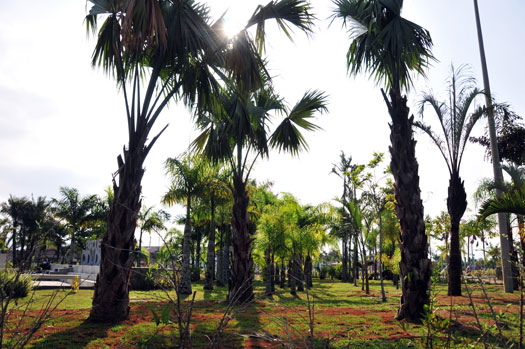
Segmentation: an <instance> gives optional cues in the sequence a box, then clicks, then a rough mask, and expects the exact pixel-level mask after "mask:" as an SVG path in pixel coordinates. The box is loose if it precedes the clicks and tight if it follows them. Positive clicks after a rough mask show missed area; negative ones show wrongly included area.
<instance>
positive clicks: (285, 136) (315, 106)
mask: <svg viewBox="0 0 525 349" xmlns="http://www.w3.org/2000/svg"><path fill="white" fill-rule="evenodd" d="M242 93H244V95H241V94H239V93H238V91H229V92H228V93H226V94H223V95H222V103H223V109H224V113H221V114H208V115H201V116H200V117H199V120H198V125H199V127H200V128H201V129H202V130H203V133H202V134H201V135H199V136H198V138H197V139H196V140H195V141H194V146H195V147H197V148H198V149H200V150H201V151H202V152H203V153H204V154H205V155H206V156H207V157H208V158H210V159H212V160H214V161H219V160H222V161H227V162H228V163H229V164H230V166H231V170H232V174H233V185H232V186H231V188H230V189H231V191H232V193H233V198H234V203H233V209H232V229H233V259H232V263H233V264H232V268H233V269H232V272H231V285H230V290H229V296H228V297H229V299H234V298H235V299H238V301H239V302H241V303H242V302H246V301H250V300H252V298H253V287H252V281H253V280H252V267H253V261H252V258H251V252H250V251H251V243H252V240H253V239H252V237H251V235H252V234H253V233H254V232H253V231H251V230H250V226H249V218H248V205H249V200H250V199H249V196H248V192H247V184H248V180H249V177H250V174H251V171H252V168H253V166H254V164H255V161H256V160H257V158H259V157H264V156H268V153H269V148H270V147H272V148H277V149H278V150H279V151H289V152H291V153H292V154H293V155H296V154H297V153H298V152H299V151H300V150H302V149H304V148H306V147H307V144H306V141H305V139H304V137H303V136H302V134H301V133H300V132H299V128H303V129H305V130H309V131H312V130H316V129H318V127H317V126H316V125H315V124H313V123H312V122H310V121H309V119H310V118H312V117H313V115H314V113H316V112H318V111H319V112H323V111H325V110H326V105H325V99H326V98H325V96H324V95H323V94H322V93H320V92H317V91H314V92H307V93H305V95H304V96H303V98H302V99H301V100H300V101H299V102H297V104H296V105H295V106H294V107H293V108H292V109H291V110H289V111H288V110H287V108H286V107H285V105H284V104H283V102H282V101H281V100H280V99H279V97H278V96H276V95H275V94H274V93H273V92H272V91H271V90H270V88H268V87H267V88H264V89H261V90H258V91H256V92H254V93H249V92H248V93H247V91H242ZM272 111H279V112H282V113H285V115H286V116H285V118H284V119H283V121H282V122H281V123H280V124H279V126H278V127H277V128H276V129H275V130H274V131H273V133H270V131H269V129H268V127H269V120H270V118H271V114H270V113H271V112H272Z"/></svg>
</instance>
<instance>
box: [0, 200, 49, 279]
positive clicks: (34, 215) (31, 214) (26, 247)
mask: <svg viewBox="0 0 525 349" xmlns="http://www.w3.org/2000/svg"><path fill="white" fill-rule="evenodd" d="M49 207H50V202H49V201H48V200H46V198H45V197H41V196H39V197H38V198H37V199H36V200H35V199H34V198H31V199H28V198H27V197H21V198H19V197H14V196H10V197H9V199H8V200H7V202H4V203H2V205H1V209H0V212H1V213H2V214H3V215H4V216H5V217H6V218H7V222H5V224H6V225H7V226H8V228H7V230H8V232H9V234H10V238H8V240H7V244H9V242H10V243H11V250H12V253H13V264H14V265H16V266H17V267H18V268H20V269H21V270H26V269H29V268H30V267H31V263H32V261H33V258H34V256H35V251H36V250H37V248H39V247H40V244H41V243H42V242H43V241H45V239H46V236H47V234H48V233H49V232H48V230H47V228H48V227H49V224H48V223H47V222H48V221H49V220H50V219H52V216H51V212H50V210H49Z"/></svg>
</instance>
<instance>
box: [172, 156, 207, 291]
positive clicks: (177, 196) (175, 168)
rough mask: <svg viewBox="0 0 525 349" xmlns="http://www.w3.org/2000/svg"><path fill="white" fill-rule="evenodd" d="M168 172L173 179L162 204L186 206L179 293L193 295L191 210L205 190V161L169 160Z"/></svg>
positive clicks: (181, 157)
mask: <svg viewBox="0 0 525 349" xmlns="http://www.w3.org/2000/svg"><path fill="white" fill-rule="evenodd" d="M166 170H167V171H168V174H169V176H170V177H171V185H170V187H169V189H168V191H167V192H166V194H164V196H163V198H162V202H163V203H164V204H167V205H170V206H171V205H173V204H175V203H182V204H184V205H185V206H186V218H185V223H184V243H183V245H182V251H183V258H182V275H181V280H180V285H179V292H180V293H181V294H191V293H192V288H191V270H190V254H191V231H192V228H191V210H192V207H193V206H192V205H193V200H194V199H196V198H197V197H198V196H199V195H200V194H201V193H202V191H203V190H204V187H203V182H202V176H203V170H204V161H203V158H202V157H201V156H199V155H189V154H186V153H184V154H182V155H181V156H179V157H178V158H169V159H167V160H166Z"/></svg>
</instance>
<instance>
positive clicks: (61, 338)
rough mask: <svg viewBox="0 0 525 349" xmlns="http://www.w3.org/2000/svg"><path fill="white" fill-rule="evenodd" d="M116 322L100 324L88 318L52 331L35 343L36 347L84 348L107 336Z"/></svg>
mask: <svg viewBox="0 0 525 349" xmlns="http://www.w3.org/2000/svg"><path fill="white" fill-rule="evenodd" d="M114 326H115V324H100V323H93V322H88V321H87V320H86V321H84V322H83V323H81V324H80V325H79V326H77V327H73V328H67V329H65V330H63V331H59V332H55V333H52V334H50V335H48V336H46V337H45V338H43V339H42V340H39V341H38V342H36V343H35V344H34V348H53V347H56V348H66V347H67V348H75V347H76V348H82V347H85V346H86V345H88V344H89V343H91V342H93V341H97V340H98V339H104V338H106V337H107V332H108V330H109V329H111V328H112V327H114Z"/></svg>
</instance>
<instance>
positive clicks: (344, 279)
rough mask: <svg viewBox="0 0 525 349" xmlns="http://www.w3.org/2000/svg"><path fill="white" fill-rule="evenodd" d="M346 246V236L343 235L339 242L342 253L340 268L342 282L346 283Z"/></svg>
mask: <svg viewBox="0 0 525 349" xmlns="http://www.w3.org/2000/svg"><path fill="white" fill-rule="evenodd" d="M346 245H347V238H346V234H343V238H342V241H341V250H342V252H343V265H342V268H341V277H342V279H343V282H347V281H348V249H347V248H346Z"/></svg>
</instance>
